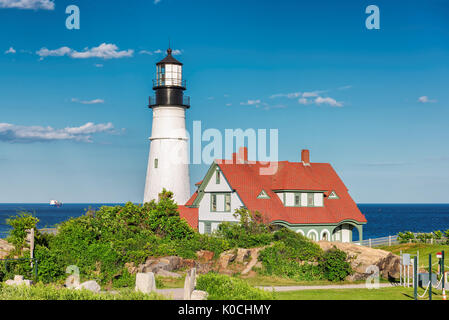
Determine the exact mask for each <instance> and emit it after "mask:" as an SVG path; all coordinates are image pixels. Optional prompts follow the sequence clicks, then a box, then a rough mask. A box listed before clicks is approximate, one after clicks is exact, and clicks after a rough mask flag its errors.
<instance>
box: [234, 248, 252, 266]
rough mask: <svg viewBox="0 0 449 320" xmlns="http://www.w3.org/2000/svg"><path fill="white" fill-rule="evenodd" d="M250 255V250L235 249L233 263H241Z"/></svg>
mask: <svg viewBox="0 0 449 320" xmlns="http://www.w3.org/2000/svg"><path fill="white" fill-rule="evenodd" d="M250 255H251V250H250V249H241V248H239V249H237V257H236V258H235V261H237V262H239V263H243V260H245V259H246V258H248V257H249V256H250Z"/></svg>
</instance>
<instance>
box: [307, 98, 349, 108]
mask: <svg viewBox="0 0 449 320" xmlns="http://www.w3.org/2000/svg"><path fill="white" fill-rule="evenodd" d="M314 103H315V104H317V105H320V104H328V105H330V106H332V107H343V103H341V102H338V101H337V100H335V99H332V98H330V97H327V98H323V97H317V98H316V99H315V100H314Z"/></svg>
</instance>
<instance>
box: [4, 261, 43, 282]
mask: <svg viewBox="0 0 449 320" xmlns="http://www.w3.org/2000/svg"><path fill="white" fill-rule="evenodd" d="M14 261H28V262H30V263H32V265H33V273H34V278H35V280H36V281H37V280H38V278H39V276H38V268H39V267H38V265H39V260H38V259H37V258H18V259H0V263H3V265H4V266H5V271H6V272H9V270H8V262H14Z"/></svg>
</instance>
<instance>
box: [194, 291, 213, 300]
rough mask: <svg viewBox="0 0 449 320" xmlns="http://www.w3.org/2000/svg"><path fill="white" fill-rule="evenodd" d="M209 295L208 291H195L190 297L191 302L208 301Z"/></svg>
mask: <svg viewBox="0 0 449 320" xmlns="http://www.w3.org/2000/svg"><path fill="white" fill-rule="evenodd" d="M208 295H209V294H208V293H207V292H206V291H201V290H193V292H192V294H191V295H190V300H207V296H208Z"/></svg>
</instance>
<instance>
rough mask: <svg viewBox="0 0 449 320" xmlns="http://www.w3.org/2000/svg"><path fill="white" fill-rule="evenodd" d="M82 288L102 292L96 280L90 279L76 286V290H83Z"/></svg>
mask: <svg viewBox="0 0 449 320" xmlns="http://www.w3.org/2000/svg"><path fill="white" fill-rule="evenodd" d="M81 289H86V290H89V291H91V292H93V293H100V290H101V287H100V285H99V284H98V283H97V282H96V281H94V280H90V281H86V282H83V283H81V284H80V285H79V286H78V287H76V290H81Z"/></svg>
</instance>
